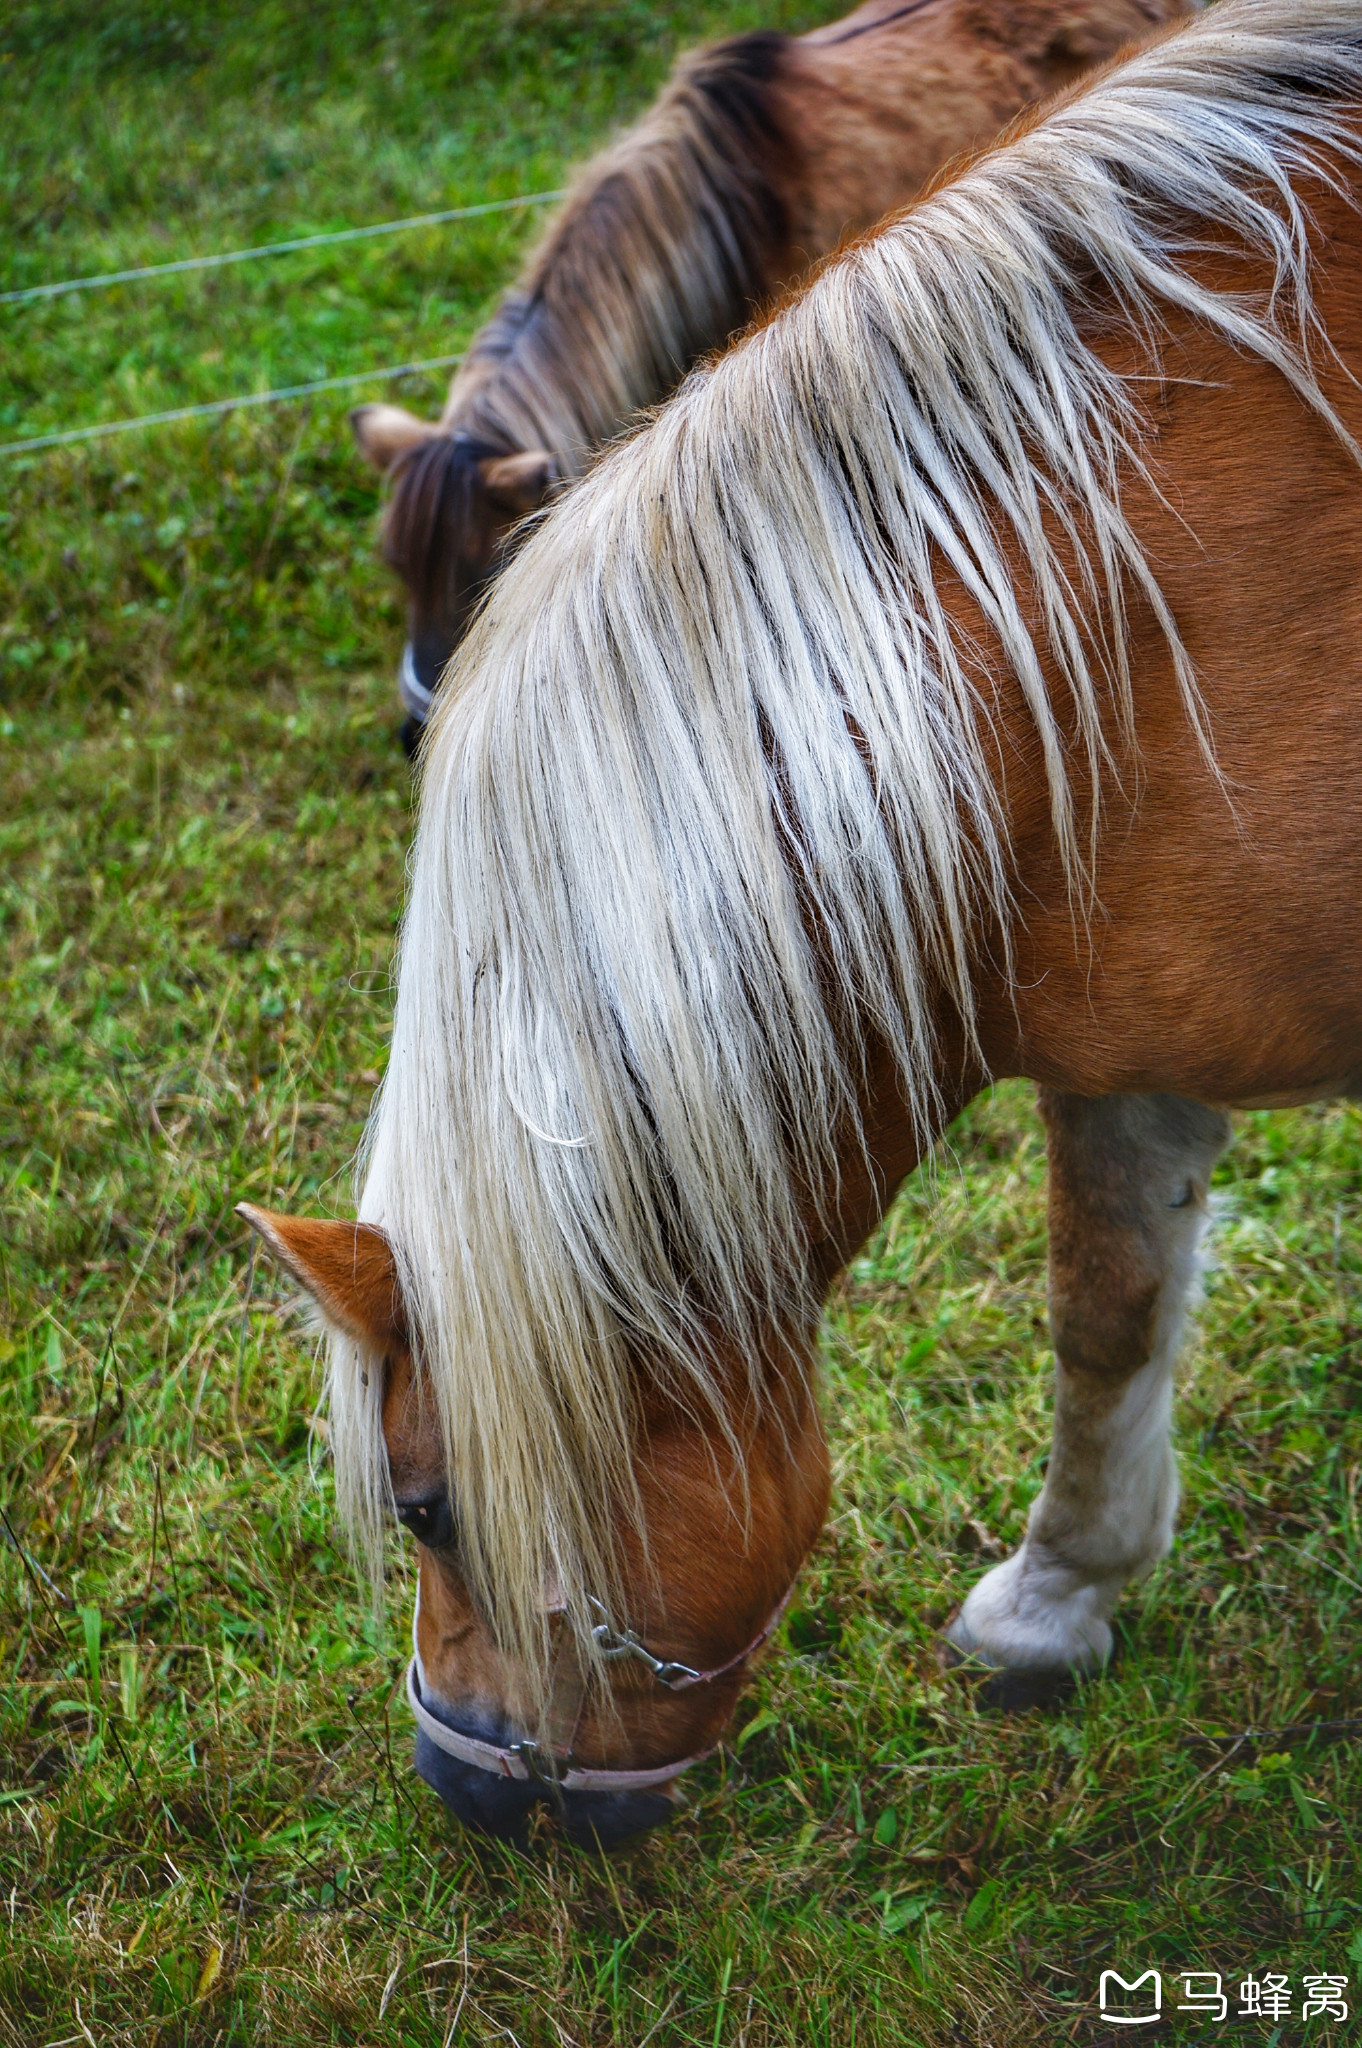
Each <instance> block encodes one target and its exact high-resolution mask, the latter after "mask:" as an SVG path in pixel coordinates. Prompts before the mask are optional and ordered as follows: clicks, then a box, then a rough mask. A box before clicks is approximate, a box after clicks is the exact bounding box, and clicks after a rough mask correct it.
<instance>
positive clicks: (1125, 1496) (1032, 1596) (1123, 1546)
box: [949, 1345, 1178, 1671]
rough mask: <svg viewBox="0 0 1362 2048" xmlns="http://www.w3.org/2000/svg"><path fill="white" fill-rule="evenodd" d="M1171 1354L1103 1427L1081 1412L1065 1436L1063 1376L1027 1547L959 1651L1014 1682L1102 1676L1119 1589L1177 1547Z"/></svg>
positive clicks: (972, 1607) (964, 1615)
mask: <svg viewBox="0 0 1362 2048" xmlns="http://www.w3.org/2000/svg"><path fill="white" fill-rule="evenodd" d="M1173 1349H1174V1346H1173V1345H1170V1346H1169V1354H1168V1355H1167V1356H1166V1357H1165V1356H1160V1357H1155V1358H1153V1359H1151V1360H1150V1362H1149V1364H1148V1365H1146V1366H1145V1367H1144V1368H1143V1370H1142V1371H1140V1372H1138V1373H1136V1374H1135V1376H1134V1378H1133V1379H1132V1380H1130V1381H1128V1382H1127V1384H1126V1386H1125V1388H1124V1389H1123V1391H1122V1392H1121V1394H1120V1396H1119V1398H1118V1399H1117V1400H1116V1401H1115V1403H1114V1404H1113V1405H1112V1406H1111V1407H1110V1409H1109V1410H1108V1412H1107V1414H1106V1415H1105V1416H1104V1417H1102V1418H1101V1419H1100V1421H1099V1420H1098V1418H1096V1417H1094V1416H1093V1414H1092V1412H1091V1407H1090V1404H1089V1403H1088V1402H1086V1401H1085V1402H1083V1403H1082V1404H1081V1406H1082V1409H1083V1411H1084V1412H1083V1414H1082V1420H1081V1422H1079V1426H1078V1428H1077V1429H1074V1428H1072V1427H1068V1428H1066V1426H1065V1424H1066V1415H1065V1409H1066V1405H1068V1404H1066V1402H1065V1398H1064V1396H1065V1380H1066V1378H1067V1377H1068V1375H1066V1374H1064V1372H1063V1371H1062V1369H1061V1372H1060V1375H1059V1380H1058V1387H1057V1394H1056V1418H1055V1442H1054V1448H1053V1450H1052V1452H1051V1456H1050V1467H1049V1471H1048V1473H1047V1474H1046V1480H1045V1485H1044V1487H1043V1488H1042V1489H1041V1492H1040V1495H1039V1497H1038V1498H1037V1499H1036V1501H1035V1503H1034V1504H1033V1506H1032V1509H1031V1513H1030V1516H1029V1518H1028V1522H1027V1530H1026V1537H1025V1540H1024V1542H1023V1543H1022V1547H1021V1549H1020V1550H1019V1551H1017V1552H1016V1553H1015V1555H1014V1556H1012V1557H1009V1558H1008V1559H1007V1560H1006V1562H1005V1563H1003V1564H1000V1565H997V1566H996V1567H995V1568H994V1570H992V1571H991V1572H989V1573H988V1574H987V1575H986V1576H985V1577H984V1578H982V1579H981V1580H980V1581H979V1583H978V1585H977V1586H976V1587H975V1588H974V1590H973V1592H972V1593H971V1594H970V1596H969V1598H968V1599H967V1600H966V1602H965V1604H964V1607H963V1608H962V1609H961V1611H960V1613H959V1615H958V1616H957V1618H956V1620H955V1622H954V1624H953V1625H952V1627H951V1629H950V1631H949V1634H950V1639H951V1641H952V1642H953V1643H954V1645H955V1647H956V1648H957V1649H958V1650H962V1651H965V1652H966V1653H968V1654H969V1655H972V1656H976V1657H980V1658H982V1659H983V1660H984V1662H985V1663H988V1664H997V1665H1002V1666H1004V1667H1005V1668H1007V1669H1009V1670H1014V1671H1036V1670H1055V1669H1059V1668H1061V1667H1065V1668H1070V1669H1076V1670H1092V1669H1095V1668H1096V1667H1098V1666H1100V1665H1102V1664H1105V1662H1106V1660H1107V1658H1108V1657H1109V1656H1110V1654H1111V1628H1110V1625H1109V1624H1110V1618H1111V1614H1112V1610H1113V1609H1114V1607H1115V1605H1116V1601H1117V1596H1118V1595H1119V1593H1120V1591H1121V1588H1122V1586H1123V1585H1124V1584H1125V1583H1126V1581H1127V1580H1128V1579H1130V1578H1133V1577H1138V1576H1140V1575H1141V1574H1142V1573H1144V1572H1147V1571H1148V1570H1149V1569H1150V1568H1151V1566H1153V1565H1154V1564H1156V1563H1157V1562H1158V1560H1159V1558H1161V1557H1162V1556H1163V1555H1164V1553H1165V1552H1166V1551H1167V1549H1168V1547H1169V1544H1170V1543H1171V1542H1172V1537H1173V1517H1174V1514H1175V1513H1176V1510H1177V1502H1178V1480H1177V1468H1176V1466H1175V1464H1174V1462H1173V1453H1172V1448H1171V1446H1170V1444H1169V1441H1168V1432H1169V1420H1170V1414H1171V1409H1172V1393H1173V1375H1172V1364H1173V1358H1172V1352H1173ZM1069 1420H1070V1421H1071V1422H1072V1421H1077V1420H1078V1417H1077V1416H1074V1417H1071V1418H1069Z"/></svg>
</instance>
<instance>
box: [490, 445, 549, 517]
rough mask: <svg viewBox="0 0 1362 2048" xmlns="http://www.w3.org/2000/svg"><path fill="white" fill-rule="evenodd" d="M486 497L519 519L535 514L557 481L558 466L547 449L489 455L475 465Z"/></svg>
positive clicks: (528, 449) (529, 449) (530, 449)
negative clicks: (518, 453)
mask: <svg viewBox="0 0 1362 2048" xmlns="http://www.w3.org/2000/svg"><path fill="white" fill-rule="evenodd" d="M478 474H479V476H480V477H481V478H482V481H483V486H484V488H485V489H486V492H487V495H488V497H489V498H491V499H492V501H493V503H494V504H497V505H500V506H501V508H502V510H503V511H505V512H513V513H514V514H515V515H516V517H517V518H518V519H523V518H524V517H525V515H526V514H527V513H529V512H537V511H538V510H539V507H540V506H541V505H542V504H543V502H544V500H545V498H547V496H548V494H549V492H550V491H551V490H552V488H553V486H554V485H555V484H556V483H557V481H558V464H557V461H556V460H555V458H554V457H553V456H552V455H550V454H549V451H548V449H547V448H527V449H526V450H525V451H524V453H523V454H520V455H492V456H489V457H488V459H487V461H486V462H480V463H479V464H478Z"/></svg>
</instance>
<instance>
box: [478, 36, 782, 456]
mask: <svg viewBox="0 0 1362 2048" xmlns="http://www.w3.org/2000/svg"><path fill="white" fill-rule="evenodd" d="M788 48H789V45H788V44H787V42H786V40H785V38H783V37H779V36H751V37H742V38H739V39H738V40H737V41H736V42H734V43H730V44H723V45H720V46H718V47H717V48H716V49H712V50H708V51H703V52H701V53H700V55H699V56H698V57H696V58H693V59H691V60H689V61H687V62H686V63H685V64H683V65H682V66H681V67H680V69H679V70H678V72H677V74H676V76H675V77H674V78H673V80H672V83H671V85H670V86H669V87H668V89H667V91H666V92H665V93H664V94H663V96H662V98H661V100H660V101H659V102H658V104H657V106H656V107H655V108H654V109H653V110H652V112H651V113H650V114H649V115H648V116H647V117H646V118H645V120H644V121H643V122H642V123H640V125H639V126H638V127H637V128H636V129H634V130H633V131H632V132H631V133H630V134H628V135H626V136H625V137H624V138H623V140H622V141H620V142H619V143H617V144H616V145H615V146H614V147H613V148H612V149H610V150H608V151H606V152H605V154H604V155H602V156H600V157H598V158H596V159H595V160H594V161H593V163H592V164H591V165H590V166H589V168H588V169H587V171H586V172H585V173H584V175H583V176H582V178H581V179H580V181H579V182H578V184H577V187H576V189H575V191H574V192H573V193H572V194H571V196H570V197H569V199H568V201H567V204H566V206H565V207H564V209H563V211H562V213H561V214H560V215H559V216H558V218H557V220H556V221H555V222H554V225H553V227H552V228H551V229H550V231H549V234H548V237H547V239H546V240H545V241H544V243H543V244H542V246H541V247H540V249H539V251H538V253H537V254H536V255H535V256H534V257H533V258H532V260H531V262H530V264H529V266H528V267H527V269H526V271H525V273H524V275H523V276H522V278H521V280H520V282H519V284H518V286H517V287H516V289H515V290H514V291H513V292H512V293H511V294H510V295H509V296H508V297H507V299H506V300H505V301H504V302H503V304H502V306H501V307H500V308H499V310H498V311H497V313H496V314H495V315H494V317H493V319H492V320H491V321H490V322H489V324H488V326H487V327H486V328H485V329H484V330H483V332H482V333H481V334H480V335H479V336H478V339H477V341H476V342H475V344H474V347H473V350H472V351H471V353H470V357H469V360H468V362H467V363H466V364H465V366H464V368H463V370H462V371H461V372H460V374H459V376H458V377H456V379H455V380H454V383H453V385H452V386H451V389H450V395H449V404H448V406H447V408H446V411H445V417H444V425H445V427H446V428H447V429H452V428H458V429H460V430H461V431H464V432H467V433H470V434H472V435H474V436H476V437H477V438H479V439H483V440H487V441H489V442H492V443H493V444H498V443H499V444H501V445H505V446H507V447H510V448H546V449H548V450H549V451H550V452H551V453H552V454H554V455H555V456H556V457H557V458H558V462H559V467H560V469H562V470H563V471H564V472H565V473H566V474H575V473H577V472H578V471H580V470H581V469H583V468H584V467H585V466H586V463H587V462H588V460H589V459H590V457H591V455H592V454H593V453H594V452H595V450H596V449H597V448H599V447H600V446H601V445H602V443H603V442H605V441H606V440H609V439H611V438H612V437H613V436H614V435H615V434H617V433H618V432H619V430H620V428H621V427H622V426H623V425H624V424H625V423H626V422H627V421H628V420H629V419H630V418H631V417H632V416H633V415H634V414H636V413H637V412H639V411H640V410H641V409H642V408H644V407H646V406H650V405H655V404H657V403H658V402H659V401H660V400H661V399H663V398H665V397H666V396H667V394H668V393H669V392H670V391H671V390H672V389H673V388H674V387H675V385H676V384H677V383H678V382H679V380H680V378H681V377H682V376H684V374H685V373H686V371H687V370H688V369H689V368H690V367H691V365H692V364H693V363H694V362H695V361H696V360H697V359H698V358H699V357H700V356H701V355H703V354H704V353H705V352H706V351H707V350H709V349H711V348H714V347H716V346H718V345H719V344H720V343H721V342H723V341H724V340H725V339H726V338H727V337H728V336H729V335H730V334H731V333H732V332H733V330H734V329H735V328H736V327H738V326H740V325H741V324H742V323H743V322H744V320H745V319H746V318H747V317H748V316H749V315H750V313H751V312H752V310H753V308H754V307H755V306H756V305H757V304H758V303H759V302H760V301H761V300H762V299H763V298H764V297H765V296H767V295H768V294H769V292H770V291H771V290H773V289H774V287H775V286H776V284H777V283H778V282H779V281H780V279H781V278H782V277H783V276H784V275H785V272H786V270H787V268H788V267H789V264H790V250H789V223H790V221H791V219H792V216H793V211H794V209H795V204H796V188H797V187H798V186H799V185H800V183H801V180H802V177H803V165H802V158H801V156H800V154H799V152H798V150H797V149H796V147H795V146H794V144H793V143H791V142H789V141H787V140H786V138H785V132H784V128H783V117H782V112H781V105H780V75H781V72H782V68H783V66H784V65H785V63H786V53H787V51H788Z"/></svg>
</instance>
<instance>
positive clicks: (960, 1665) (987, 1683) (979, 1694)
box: [936, 1636, 1078, 1714]
mask: <svg viewBox="0 0 1362 2048" xmlns="http://www.w3.org/2000/svg"><path fill="white" fill-rule="evenodd" d="M936 1661H937V1663H938V1665H939V1666H940V1668H941V1670H942V1671H944V1672H949V1673H951V1674H952V1675H958V1676H959V1677H961V1678H965V1679H968V1680H970V1681H971V1683H972V1686H973V1691H974V1697H975V1699H976V1700H977V1701H978V1703H979V1705H980V1706H981V1707H989V1708H991V1709H992V1710H993V1712H994V1713H997V1714H1024V1713H1026V1712H1028V1710H1029V1709H1030V1708H1032V1707H1057V1706H1063V1705H1064V1704H1065V1703H1066V1702H1067V1701H1068V1700H1069V1699H1071V1698H1072V1697H1073V1694H1074V1692H1075V1690H1076V1688H1077V1685H1078V1680H1077V1677H1076V1676H1075V1674H1074V1673H1073V1672H1072V1671H1070V1670H1069V1669H1068V1667H1067V1666H1064V1665H1061V1666H1060V1667H1059V1668H1058V1669H1057V1670H1053V1671H1003V1670H1000V1669H999V1668H998V1666H997V1665H996V1664H984V1663H982V1662H981V1661H980V1660H979V1658H977V1657H967V1656H966V1655H965V1653H964V1652H963V1650H957V1649H956V1647H955V1644H954V1643H952V1642H951V1641H949V1640H948V1638H947V1637H945V1636H941V1637H939V1638H938V1641H937V1647H936Z"/></svg>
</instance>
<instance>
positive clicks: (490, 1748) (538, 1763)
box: [407, 1584, 794, 1792]
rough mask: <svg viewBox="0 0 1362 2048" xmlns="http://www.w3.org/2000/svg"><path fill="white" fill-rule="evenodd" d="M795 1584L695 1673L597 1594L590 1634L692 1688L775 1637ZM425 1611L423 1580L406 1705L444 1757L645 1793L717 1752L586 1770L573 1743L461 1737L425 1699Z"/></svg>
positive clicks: (578, 1785) (611, 1655)
mask: <svg viewBox="0 0 1362 2048" xmlns="http://www.w3.org/2000/svg"><path fill="white" fill-rule="evenodd" d="M793 1591H794V1587H793V1586H792V1585H791V1586H788V1587H787V1588H786V1590H785V1592H784V1593H783V1594H782V1595H781V1598H780V1601H779V1604H778V1605H777V1607H776V1609H775V1611H774V1613H773V1614H772V1615H771V1617H770V1619H769V1620H768V1621H767V1622H766V1623H765V1625H764V1626H763V1627H762V1628H761V1629H760V1630H759V1631H758V1633H757V1634H756V1635H754V1636H753V1638H752V1640H751V1642H750V1643H748V1644H747V1646H746V1648H745V1649H741V1650H739V1651H738V1653H737V1655H736V1656H733V1657H730V1658H728V1660H727V1662H725V1663H723V1664H716V1665H714V1666H713V1668H712V1669H711V1670H708V1671H696V1670H695V1669H694V1668H693V1667H692V1666H691V1665H689V1664H680V1663H677V1662H676V1661H675V1660H674V1659H672V1658H667V1657H655V1656H654V1655H653V1653H652V1651H651V1650H650V1649H648V1647H647V1645H646V1644H644V1643H643V1642H641V1641H640V1640H639V1638H638V1637H637V1636H636V1635H635V1634H634V1631H633V1630H632V1629H631V1628H625V1629H617V1628H616V1627H615V1625H614V1623H613V1622H612V1621H611V1619H610V1616H609V1614H608V1613H607V1611H606V1609H605V1607H604V1606H603V1605H602V1604H601V1602H600V1601H599V1600H595V1599H592V1600H591V1602H590V1604H591V1607H592V1609H593V1610H594V1612H595V1613H596V1614H598V1615H599V1616H600V1619H599V1621H597V1622H595V1623H594V1624H593V1625H592V1629H591V1639H592V1641H593V1642H594V1643H595V1645H596V1648H597V1651H598V1653H599V1654H600V1656H601V1657H603V1658H604V1660H605V1661H606V1663H608V1664H614V1663H618V1662H620V1661H622V1660H623V1659H624V1658H626V1657H633V1658H636V1659H637V1660H638V1661H639V1662H640V1663H643V1664H646V1665H647V1667H648V1669H649V1671H651V1673H652V1675H653V1681H654V1683H655V1684H657V1685H660V1686H662V1687H663V1689H664V1690H665V1691H667V1692H689V1691H690V1690H691V1688H692V1686H696V1685H708V1684H710V1683H711V1681H712V1680H714V1679H716V1678H723V1677H725V1676H726V1675H727V1674H728V1672H730V1671H736V1670H737V1669H738V1667H739V1665H741V1664H745V1663H746V1662H747V1660H748V1658H749V1657H754V1656H755V1655H756V1653H757V1651H758V1650H759V1649H760V1648H761V1647H762V1645H763V1644H764V1643H765V1642H767V1641H768V1640H769V1638H770V1637H771V1636H772V1635H773V1634H774V1633H775V1630H776V1628H777V1627H778V1626H779V1623H780V1618H781V1616H782V1615H783V1614H784V1612H785V1609H786V1608H787V1607H788V1606H789V1604H790V1595H791V1594H792V1593H793ZM420 1613H421V1590H420V1586H419V1584H418V1586H417V1591H416V1607H415V1610H414V1612H413V1614H412V1620H411V1648H412V1655H411V1662H410V1663H409V1664H408V1666H407V1705H408V1706H409V1707H410V1708H411V1710H412V1713H413V1715H414V1716H415V1718H416V1725H417V1727H418V1728H419V1729H420V1730H421V1733H422V1734H423V1735H424V1736H425V1737H426V1738H427V1740H428V1741H430V1742H433V1743H434V1744H435V1747H436V1748H437V1749H440V1750H443V1751H444V1753H445V1755H446V1756H452V1757H455V1758H457V1760H458V1761H459V1762H460V1763H464V1764H473V1765H475V1766H476V1768H477V1769H478V1770H480V1771H492V1772H494V1773H495V1774H496V1775H497V1776H499V1777H503V1778H517V1779H519V1780H521V1781H522V1782H527V1781H529V1780H531V1779H534V1780H536V1781H537V1782H538V1783H540V1784H542V1785H545V1786H547V1787H548V1788H549V1790H550V1791H555V1792H646V1791H648V1790H650V1789H651V1788H652V1787H654V1786H657V1785H666V1784H669V1783H670V1782H671V1780H672V1779H673V1778H677V1777H679V1776H680V1775H681V1773H682V1771H688V1770H689V1769H690V1767H691V1765H692V1764H698V1763H703V1762H704V1759H705V1758H706V1757H707V1756H713V1754H714V1749H715V1747H717V1745H711V1747H710V1748H709V1749H699V1750H697V1751H696V1752H695V1754H694V1755H693V1756H685V1757H682V1758H681V1760H680V1762H679V1763H674V1764H654V1765H653V1766H652V1767H651V1768H650V1769H648V1770H642V1771H606V1770H593V1769H590V1768H585V1767H582V1766H580V1765H577V1764H574V1763H573V1762H572V1751H571V1747H570V1746H569V1748H568V1749H567V1750H563V1751H560V1750H557V1749H552V1748H548V1749H546V1748H545V1747H544V1746H543V1745H542V1744H540V1743H538V1742H534V1741H532V1740H530V1739H529V1738H526V1739H525V1740H524V1741H521V1742H510V1743H505V1744H501V1743H495V1742H482V1741H480V1740H479V1739H478V1737H477V1736H476V1735H463V1734H461V1733H460V1732H459V1730H458V1729H457V1728H451V1727H450V1726H449V1725H448V1723H447V1722H444V1721H439V1720H437V1719H436V1717H435V1715H434V1714H432V1713H431V1711H430V1709H429V1707H427V1706H426V1704H425V1703H424V1701H423V1700H422V1698H421V1694H422V1691H423V1690H424V1687H425V1674H424V1672H423V1671H422V1669H421V1652H420V1648H419V1647H418V1644H417V1640H416V1624H417V1620H418V1619H419V1616H420Z"/></svg>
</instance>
